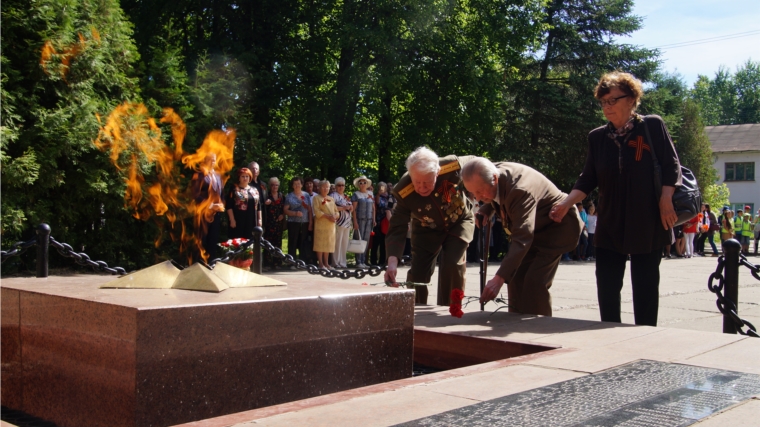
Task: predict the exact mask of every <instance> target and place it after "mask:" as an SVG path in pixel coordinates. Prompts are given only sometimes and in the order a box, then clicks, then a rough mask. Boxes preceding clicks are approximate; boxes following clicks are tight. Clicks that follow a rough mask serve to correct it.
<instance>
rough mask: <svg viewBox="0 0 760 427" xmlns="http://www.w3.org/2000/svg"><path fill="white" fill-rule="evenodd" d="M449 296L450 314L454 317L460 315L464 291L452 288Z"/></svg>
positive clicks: (461, 314)
mask: <svg viewBox="0 0 760 427" xmlns="http://www.w3.org/2000/svg"><path fill="white" fill-rule="evenodd" d="M449 297H450V298H451V305H450V306H449V313H451V315H452V316H454V317H462V316H463V315H464V313H463V312H462V299H463V298H464V292H463V291H462V290H461V289H452V290H451V295H450V296H449Z"/></svg>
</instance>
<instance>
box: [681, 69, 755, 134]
mask: <svg viewBox="0 0 760 427" xmlns="http://www.w3.org/2000/svg"><path fill="white" fill-rule="evenodd" d="M691 97H692V98H693V99H694V100H695V101H696V102H697V103H698V104H699V105H700V107H701V109H702V116H703V117H704V122H705V125H707V126H715V125H738V124H743V123H760V61H754V62H753V61H752V60H747V62H746V63H744V64H743V65H741V66H739V67H738V68H737V70H736V72H735V73H734V74H731V73H730V72H729V71H728V70H727V69H726V68H725V67H720V69H719V70H718V71H717V72H716V73H715V77H714V78H712V79H710V78H709V77H707V76H702V75H701V76H699V78H698V79H697V81H696V82H695V83H694V87H693V88H692V90H691Z"/></svg>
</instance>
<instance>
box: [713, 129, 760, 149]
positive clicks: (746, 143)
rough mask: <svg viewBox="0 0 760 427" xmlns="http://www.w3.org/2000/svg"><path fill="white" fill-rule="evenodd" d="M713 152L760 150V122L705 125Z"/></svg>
mask: <svg viewBox="0 0 760 427" xmlns="http://www.w3.org/2000/svg"><path fill="white" fill-rule="evenodd" d="M705 132H706V133H707V138H709V139H710V144H711V145H712V149H713V153H730V152H740V151H760V123H750V124H745V125H726V126H705Z"/></svg>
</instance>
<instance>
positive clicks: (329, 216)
mask: <svg viewBox="0 0 760 427" xmlns="http://www.w3.org/2000/svg"><path fill="white" fill-rule="evenodd" d="M318 188H319V194H317V195H315V196H314V198H312V202H311V205H312V207H313V208H314V219H315V223H314V253H315V254H316V255H317V262H318V263H319V268H323V269H327V270H329V269H331V268H330V261H329V258H330V255H329V254H331V253H333V252H334V251H335V222H336V221H337V220H338V218H339V217H340V216H339V215H338V209H337V208H336V206H335V200H334V199H333V198H332V197H330V196H329V195H328V194H327V193H328V192H329V191H330V181H328V180H326V179H324V180H322V181H320V182H319V187H318Z"/></svg>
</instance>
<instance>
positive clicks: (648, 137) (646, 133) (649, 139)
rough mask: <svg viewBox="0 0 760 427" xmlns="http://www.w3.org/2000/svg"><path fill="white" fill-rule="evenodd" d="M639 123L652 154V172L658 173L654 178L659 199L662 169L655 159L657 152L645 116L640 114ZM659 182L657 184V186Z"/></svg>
mask: <svg viewBox="0 0 760 427" xmlns="http://www.w3.org/2000/svg"><path fill="white" fill-rule="evenodd" d="M641 123H642V124H643V125H644V137H645V138H646V140H647V144H648V145H649V154H651V155H652V162H653V163H654V173H655V174H658V173H659V174H660V176H659V177H657V178H659V179H655V180H654V185H655V189H654V191H655V194H657V199H658V200H659V199H660V196H661V195H662V171H661V170H660V162H659V161H658V160H657V154H655V152H654V144H652V136H651V135H650V134H649V125H647V118H646V116H641ZM658 184H659V186H658Z"/></svg>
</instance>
